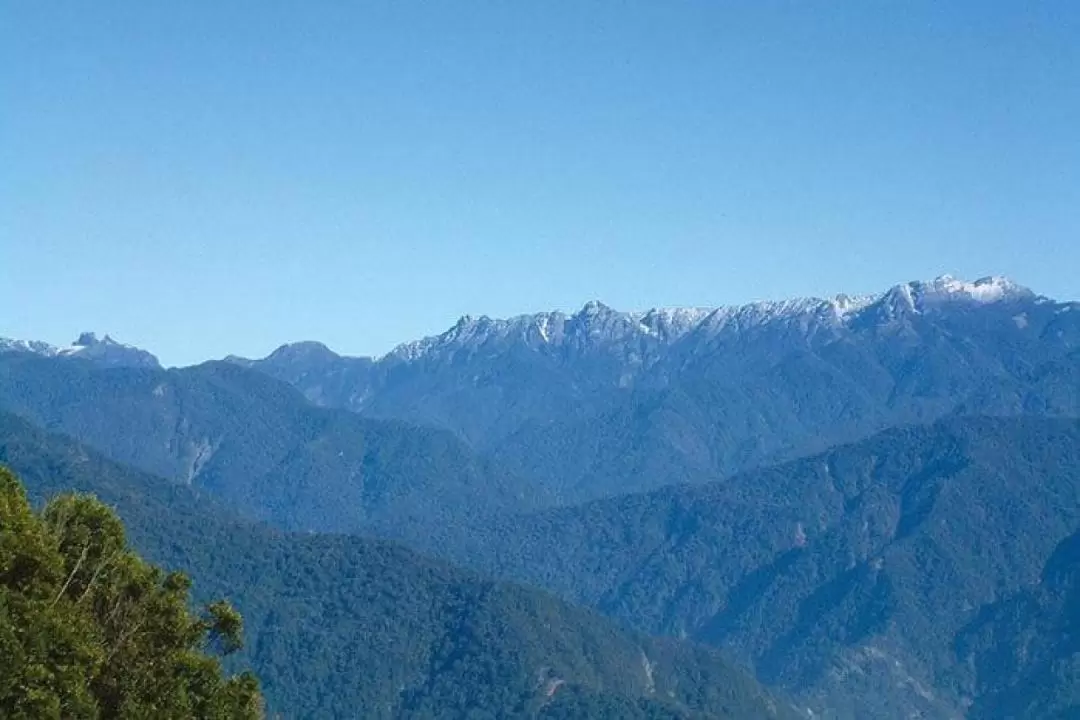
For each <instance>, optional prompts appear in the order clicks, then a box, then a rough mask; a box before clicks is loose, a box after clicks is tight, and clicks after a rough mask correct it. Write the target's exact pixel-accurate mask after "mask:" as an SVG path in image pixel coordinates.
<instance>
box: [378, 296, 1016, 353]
mask: <svg viewBox="0 0 1080 720" xmlns="http://www.w3.org/2000/svg"><path fill="white" fill-rule="evenodd" d="M1036 297H1037V296H1036V295H1035V294H1034V293H1032V292H1031V291H1030V290H1028V289H1027V288H1025V287H1022V286H1020V285H1017V284H1016V283H1014V282H1012V281H1011V280H1009V279H1008V278H1005V277H1001V276H990V277H984V278H980V279H978V280H975V281H973V282H968V281H964V280H960V279H957V278H955V277H953V276H951V275H942V276H940V277H938V278H935V279H933V280H930V281H916V282H908V283H902V284H899V285H895V286H893V287H892V288H890V289H888V290H886V291H885V292H882V293H877V294H873V295H856V296H852V295H846V294H840V295H836V296H834V297H832V298H829V299H824V298H816V297H806V298H793V299H788V300H778V301H762V302H755V303H749V304H745V305H729V306H721V307H713V308H708V307H668V308H653V309H651V310H646V311H643V312H642V311H638V312H622V311H618V310H615V309H613V308H611V307H609V306H608V305H605V304H604V303H602V302H600V301H598V300H591V301H589V302H587V303H585V305H584V306H582V308H581V309H580V310H578V311H577V312H576V313H573V314H572V315H566V314H564V313H561V312H557V311H555V312H544V313H537V314H533V315H519V316H516V317H511V318H507V319H493V318H490V317H488V316H486V315H482V316H479V317H474V316H471V315H465V316H463V317H462V318H461V319H460V320H458V322H457V323H456V324H454V326H453V327H451V328H450V329H449V330H447V331H446V332H444V333H442V334H441V335H435V336H431V337H427V338H424V339H422V340H417V341H414V342H410V343H405V344H403V345H400V346H398V347H397V348H395V349H394V350H393V351H391V352H390V353H388V354H387V356H385V357H387V358H393V359H397V360H401V361H405V362H409V361H412V360H416V359H418V358H421V357H425V356H428V355H430V354H431V353H435V352H438V351H439V350H440V349H442V350H447V351H454V350H457V349H462V348H477V347H480V346H481V345H484V344H486V343H490V342H495V341H506V342H509V341H513V340H515V339H516V340H521V341H523V342H526V343H528V344H530V345H533V346H535V347H538V348H539V347H555V346H560V345H563V344H566V343H568V342H573V343H574V345H575V346H579V347H580V346H581V345H582V343H585V344H597V343H603V344H607V343H613V342H619V341H630V340H641V341H647V342H659V343H660V344H661V345H670V344H673V343H675V342H677V341H679V340H680V339H682V338H683V337H685V336H687V335H688V334H690V333H692V332H696V333H699V334H700V333H705V334H706V335H715V334H716V333H719V332H723V331H736V332H737V331H743V330H748V329H750V328H755V327H763V326H766V325H772V324H775V323H785V322H791V321H794V320H798V321H799V323H800V324H801V325H802V326H809V325H815V326H836V327H842V326H844V325H847V324H848V323H851V322H853V321H854V320H855V319H857V318H859V317H862V316H863V315H864V314H865V313H867V312H870V311H872V310H873V309H874V308H879V309H878V310H876V311H875V312H874V315H875V316H876V317H895V316H896V314H897V313H905V312H916V313H925V312H931V311H933V310H935V309H937V308H943V307H945V306H947V305H955V304H971V305H977V306H981V305H988V304H992V303H996V302H1002V301H1007V300H1021V299H1034V298H1036ZM882 313H884V315H882Z"/></svg>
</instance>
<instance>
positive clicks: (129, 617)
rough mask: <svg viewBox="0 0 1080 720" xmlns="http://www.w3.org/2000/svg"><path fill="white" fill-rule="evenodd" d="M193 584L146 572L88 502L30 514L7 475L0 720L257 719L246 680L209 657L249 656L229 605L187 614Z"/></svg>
mask: <svg viewBox="0 0 1080 720" xmlns="http://www.w3.org/2000/svg"><path fill="white" fill-rule="evenodd" d="M189 589H190V582H189V580H188V578H187V577H186V576H185V575H183V574H182V573H179V572H171V573H165V572H163V571H162V570H160V569H158V568H156V567H154V566H153V565H150V564H149V563H146V562H145V561H143V560H142V559H141V558H140V557H139V556H138V555H136V554H135V553H134V552H133V551H132V550H131V549H130V548H129V547H128V545H127V541H126V539H125V536H124V527H123V525H122V524H121V522H120V520H119V519H118V518H117V516H116V515H115V514H114V513H113V512H112V511H111V510H110V509H109V508H107V507H106V506H105V505H103V504H102V503H101V502H99V501H97V500H96V499H94V498H92V497H89V496H86V495H60V496H57V497H55V498H54V499H52V500H51V501H50V502H49V503H48V504H47V505H46V506H45V507H44V509H43V510H42V511H41V512H40V513H35V512H33V511H32V509H31V507H30V504H29V502H28V500H27V498H26V493H25V491H24V489H23V487H22V485H21V483H20V482H19V481H18V479H17V478H16V477H15V476H14V475H13V474H12V473H10V472H9V471H8V470H6V469H4V468H2V467H0V716H3V717H5V718H27V719H30V718H35V719H36V718H50V717H52V718H61V717H63V718H133V719H134V718H147V717H155V718H178V719H179V718H192V717H198V718H220V719H221V720H226V719H231V718H259V717H262V701H261V697H260V695H259V688H258V682H257V680H256V679H255V677H254V676H253V675H251V674H250V673H244V674H241V675H238V676H234V677H225V676H224V675H223V672H222V668H221V664H220V661H219V660H218V658H217V657H215V656H214V655H212V654H210V653H208V652H207V650H208V648H209V647H215V648H218V649H220V650H221V651H222V652H225V653H230V652H233V651H235V650H238V649H239V648H240V647H241V645H242V639H241V633H242V624H241V620H240V615H239V614H238V613H237V612H236V611H235V610H233V609H232V607H231V606H230V605H229V604H228V603H225V602H221V601H219V602H215V603H211V604H209V605H207V606H206V608H205V610H204V612H203V613H202V614H201V615H195V614H193V613H192V612H190V610H189V608H188V591H189Z"/></svg>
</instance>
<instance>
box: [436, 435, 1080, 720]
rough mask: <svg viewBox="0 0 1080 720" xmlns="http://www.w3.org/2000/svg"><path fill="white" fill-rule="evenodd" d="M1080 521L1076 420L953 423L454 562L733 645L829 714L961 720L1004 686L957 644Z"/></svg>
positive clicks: (551, 527) (562, 522)
mask: <svg viewBox="0 0 1080 720" xmlns="http://www.w3.org/2000/svg"><path fill="white" fill-rule="evenodd" d="M1078 524H1080V421H1077V420H1055V419H1045V418H996V419H995V418H954V419H951V420H949V421H943V422H941V423H938V424H935V425H930V426H920V427H912V428H906V429H896V430H890V431H886V432H884V433H881V434H879V435H877V436H875V437H873V438H871V439H869V440H866V441H863V442H860V443H856V444H853V445H849V446H843V447H839V448H835V449H833V450H830V451H828V452H826V453H824V454H820V455H817V456H813V457H810V458H806V459H803V460H799V461H795V462H792V463H788V464H784V465H780V466H777V467H773V468H768V469H764V470H760V471H755V472H751V473H747V474H743V475H737V476H734V477H732V478H730V479H728V480H725V481H722V482H718V483H712V484H708V485H703V486H683V487H675V488H668V489H665V490H661V491H657V492H654V493H650V494H644V495H631V496H626V497H620V498H614V499H609V500H601V501H596V502H593V503H590V504H587V505H584V506H580V507H568V508H560V509H557V510H552V511H546V512H542V513H538V514H534V515H527V516H521V517H515V518H513V519H511V520H509V521H507V522H505V523H502V524H501V525H500V526H498V528H496V529H493V530H492V534H491V536H489V537H487V538H483V539H480V540H479V541H475V542H473V544H471V545H465V546H463V547H460V548H459V549H458V551H457V552H458V553H459V557H460V558H462V559H465V560H471V561H472V562H474V563H477V564H478V565H479V566H480V567H483V568H485V569H488V570H491V571H493V572H497V573H501V574H503V575H507V576H512V577H516V578H518V579H522V580H525V581H528V582H533V583H536V584H540V585H544V586H546V587H549V588H552V589H554V590H556V591H557V592H559V593H561V594H563V595H564V596H565V597H568V598H571V599H573V600H575V601H579V602H583V603H586V604H588V605H591V606H592V607H595V608H597V609H599V610H601V611H603V612H605V613H607V614H610V615H614V616H616V617H620V618H623V619H625V620H626V621H627V622H629V623H631V624H633V625H635V626H637V627H639V628H641V629H644V630H646V631H648V632H653V633H662V634H668V635H674V636H677V637H689V638H692V639H696V640H699V641H703V642H707V643H713V644H716V645H719V646H722V647H724V648H726V649H728V650H730V651H731V652H734V653H735V654H736V656H737V657H738V658H740V659H742V660H743V661H745V662H747V663H749V664H751V665H752V666H753V667H754V668H755V670H756V672H757V675H758V677H759V679H761V680H763V681H765V682H767V683H776V684H778V685H780V686H782V687H784V688H786V689H788V690H789V691H791V692H793V693H794V694H796V695H797V696H799V697H801V698H802V699H803V700H805V701H806V702H807V703H808V704H811V705H813V706H815V708H817V709H822V708H832V709H833V710H834V711H836V712H839V713H840V716H847V717H868V716H873V717H906V716H907V713H908V712H909V711H911V710H912V709H919V711H920V712H923V713H925V714H926V715H927V716H928V717H952V716H955V715H957V714H959V713H961V712H962V710H963V708H964V707H965V706H966V705H967V704H968V703H969V702H970V701H972V699H973V698H975V699H977V698H978V696H979V694H980V693H981V692H985V691H988V690H987V688H988V687H991V685H990V684H989V682H990V681H989V680H987V679H986V678H985V676H984V675H985V673H986V672H989V671H990V670H989V669H988V666H985V665H983V666H978V665H976V666H970V665H968V664H967V660H966V656H964V655H961V654H958V651H957V649H956V646H955V645H954V643H956V642H958V638H959V637H960V636H961V635H962V634H963V633H964V632H967V631H966V630H965V628H966V627H967V625H968V624H969V623H971V622H973V620H974V619H975V618H976V617H977V616H978V614H979V612H980V608H981V607H982V606H984V605H987V604H990V603H995V602H998V601H999V600H1001V599H1003V598H1005V597H1008V596H1010V595H1011V594H1013V593H1022V592H1024V591H1025V588H1030V587H1031V586H1032V585H1033V584H1036V583H1038V582H1039V580H1040V577H1041V573H1043V567H1044V564H1045V563H1047V561H1048V559H1049V558H1050V557H1051V555H1052V553H1053V552H1054V550H1055V547H1056V546H1057V545H1058V543H1059V542H1061V541H1062V540H1063V538H1065V537H1067V536H1068V535H1069V534H1070V533H1072V532H1073V531H1074V530H1075V529H1076V527H1077V526H1078ZM1033 627H1035V628H1036V631H1037V629H1038V628H1039V627H1042V626H1038V625H1036V626H1033ZM1045 630H1046V635H1045V637H1043V638H1042V640H1041V641H1040V642H1046V643H1053V642H1056V640H1055V637H1056V636H1055V635H1054V633H1055V632H1059V630H1057V629H1054V628H1053V627H1051V626H1047V627H1046V628H1045ZM845 713H848V714H846V715H845ZM1029 717H1038V715H1037V714H1034V715H1029Z"/></svg>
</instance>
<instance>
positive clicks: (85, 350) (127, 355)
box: [0, 331, 161, 368]
mask: <svg viewBox="0 0 1080 720" xmlns="http://www.w3.org/2000/svg"><path fill="white" fill-rule="evenodd" d="M0 352H23V353H32V354H34V355H41V356H43V357H77V358H83V359H85V360H89V361H91V362H93V363H95V364H97V365H101V366H105V367H151V368H159V367H161V364H160V363H159V362H158V359H157V358H156V357H154V355H152V354H151V353H149V352H147V351H146V350H142V349H141V348H137V347H135V346H134V345H125V344H123V343H119V342H117V341H116V340H113V339H112V338H111V337H110V336H109V335H105V336H103V337H102V338H100V339H99V338H98V336H97V333H94V332H89V331H87V332H82V333H80V334H79V337H77V338H76V339H75V342H73V343H72V344H71V345H69V346H68V347H64V348H60V347H56V346H55V345H50V344H49V343H45V342H41V341H38V340H12V339H9V338H0Z"/></svg>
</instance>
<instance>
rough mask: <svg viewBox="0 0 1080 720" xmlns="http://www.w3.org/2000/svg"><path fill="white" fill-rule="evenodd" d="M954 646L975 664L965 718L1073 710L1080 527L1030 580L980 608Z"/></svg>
mask: <svg viewBox="0 0 1080 720" xmlns="http://www.w3.org/2000/svg"><path fill="white" fill-rule="evenodd" d="M956 650H957V654H958V655H959V656H960V658H961V659H962V661H964V662H966V663H971V664H972V665H974V666H975V667H976V668H978V672H977V677H978V681H979V686H978V692H977V693H976V697H975V702H974V704H973V705H972V707H971V709H970V711H969V713H968V715H969V717H971V718H973V720H986V719H989V718H997V717H1017V718H1019V717H1030V718H1040V719H1042V718H1045V719H1046V720H1070V719H1071V718H1076V717H1080V528H1078V529H1077V531H1076V532H1074V533H1073V534H1072V535H1070V536H1069V537H1067V538H1065V539H1064V540H1062V541H1061V542H1060V543H1059V544H1058V546H1057V548H1055V550H1054V552H1053V554H1052V555H1051V556H1050V559H1049V560H1048V561H1047V563H1046V566H1045V567H1044V568H1043V572H1042V575H1041V577H1040V578H1039V582H1038V583H1037V584H1034V585H1029V586H1027V587H1025V588H1023V589H1022V590H1021V591H1019V592H1017V593H1015V594H1013V595H1011V596H1009V597H1006V598H1003V599H1002V600H1000V601H998V602H995V603H992V604H990V605H987V606H985V607H984V608H982V609H981V610H980V612H979V614H978V615H977V616H976V617H975V619H974V620H973V621H972V622H971V623H970V624H969V625H968V626H967V627H965V628H964V630H963V631H962V632H961V633H960V634H959V636H958V637H957V641H956Z"/></svg>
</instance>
